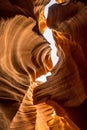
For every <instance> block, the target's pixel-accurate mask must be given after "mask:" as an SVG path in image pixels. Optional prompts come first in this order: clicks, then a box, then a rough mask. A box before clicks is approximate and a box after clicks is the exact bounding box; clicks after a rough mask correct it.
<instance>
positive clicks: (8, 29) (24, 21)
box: [0, 15, 52, 121]
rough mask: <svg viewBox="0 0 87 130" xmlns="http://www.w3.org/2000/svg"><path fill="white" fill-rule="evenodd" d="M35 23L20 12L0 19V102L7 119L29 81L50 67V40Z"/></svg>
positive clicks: (10, 118)
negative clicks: (40, 32) (37, 30)
mask: <svg viewBox="0 0 87 130" xmlns="http://www.w3.org/2000/svg"><path fill="white" fill-rule="evenodd" d="M3 25H4V26H3ZM35 25H36V22H35V20H33V19H32V18H30V17H29V18H26V17H25V16H22V15H19V16H15V17H14V18H11V19H8V20H7V21H5V20H4V19H1V27H0V30H1V31H0V34H1V35H0V43H1V47H0V101H1V109H2V113H5V114H6V117H7V120H10V121H11V120H12V118H13V116H14V115H15V113H16V111H17V109H18V107H19V105H20V103H21V101H22V99H23V96H24V95H25V93H26V90H27V89H28V87H29V85H30V82H32V81H34V80H35V78H36V77H38V76H40V75H42V74H45V73H47V72H48V71H49V70H50V69H51V67H52V62H51V58H50V46H49V43H47V41H46V40H45V39H44V38H43V37H42V36H41V35H39V34H38V33H36V32H35V31H34V30H33V29H34V26H35ZM33 36H34V37H33ZM32 37H33V38H32ZM36 48H37V49H36ZM3 103H6V104H3ZM14 104H15V105H14ZM6 105H7V106H8V110H9V113H8V112H7V111H8V110H7V108H6ZM9 106H10V107H11V109H10V108H9ZM14 106H15V109H14V108H13V107H14ZM10 111H12V112H11V113H10Z"/></svg>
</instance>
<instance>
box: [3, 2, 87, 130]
mask: <svg viewBox="0 0 87 130" xmlns="http://www.w3.org/2000/svg"><path fill="white" fill-rule="evenodd" d="M49 1H50V0H44V1H42V0H40V1H38V0H35V1H34V0H27V1H26V2H25V1H24V0H15V1H14V0H4V1H0V16H1V18H0V128H1V130H10V129H11V130H24V129H26V130H42V129H43V130H57V129H60V130H79V128H78V127H77V125H75V124H74V123H73V122H72V121H71V119H70V118H69V117H68V114H67V113H66V112H65V110H64V109H63V108H62V107H61V106H66V107H69V108H70V107H75V106H78V105H80V104H81V103H83V102H84V100H85V99H86V97H87V93H86V92H87V85H86V83H87V78H86V72H87V59H86V58H87V57H86V56H87V55H86V54H87V53H86V47H87V45H86V44H84V43H86V34H87V33H86V28H87V26H86V22H87V19H86V13H87V9H86V6H85V7H84V5H83V4H81V6H78V5H77V4H76V5H75V4H72V3H71V4H69V8H68V6H66V7H64V8H63V11H60V10H62V8H61V7H60V8H59V6H58V8H57V7H55V5H54V6H52V8H50V10H49V14H50V15H51V18H50V16H48V19H47V24H48V26H50V27H52V28H53V29H56V30H57V31H61V32H62V33H59V32H56V31H55V30H53V36H54V39H55V42H56V43H55V44H56V47H57V49H58V56H59V58H60V60H59V62H58V63H57V65H56V66H55V67H54V68H53V69H52V67H53V66H52V61H51V55H50V52H51V48H50V46H49V43H48V42H47V41H46V40H45V39H44V38H43V37H42V35H41V32H40V31H39V28H40V29H41V28H44V27H45V26H47V25H46V20H45V25H44V26H43V24H42V25H41V21H40V18H41V17H42V18H43V19H44V17H43V11H42V9H44V6H45V5H46V4H47V3H48V2H49ZM73 7H74V8H73ZM77 7H81V8H78V9H77ZM67 8H68V9H69V10H70V9H71V11H68V12H69V13H67ZM51 9H53V10H54V9H55V11H54V14H55V15H54V17H53V14H52V13H53V11H52V10H51ZM57 9H58V10H57ZM80 9H81V11H79V10H80ZM65 10H66V11H65ZM83 11H84V14H83ZM40 12H41V14H40ZM72 12H73V13H72ZM63 13H64V16H62V17H61V15H62V14H63ZM71 13H72V15H71ZM79 13H80V15H79ZM75 14H76V15H75ZM15 15H16V16H15ZM67 15H68V19H69V21H68V20H66V19H67ZM70 15H71V16H70ZM74 15H75V16H74ZM39 16H40V17H39ZM55 16H58V17H56V18H55ZM69 16H70V17H69ZM60 17H61V19H60V21H59V22H58V20H59V18H60ZM71 17H72V18H71ZM42 18H41V19H42ZM49 19H50V20H49ZM53 20H55V22H54V23H55V25H52V24H53ZM65 20H66V22H65ZM76 20H77V22H76ZM67 21H68V22H69V28H68V27H67V26H66V25H67V24H65V23H68V22H67ZM73 21H75V22H73ZM79 21H80V22H79ZM42 23H43V21H42ZM72 23H73V24H72ZM74 23H75V24H74ZM59 25H60V26H59ZM71 25H73V26H71ZM76 25H77V26H76ZM79 27H80V29H79ZM68 29H69V31H68ZM75 29H76V30H75ZM44 30H45V29H43V30H42V33H43V32H44ZM70 30H71V32H70ZM73 30H74V31H73ZM83 30H84V31H83ZM64 32H65V33H64ZM79 32H81V34H80V33H79ZM83 32H85V35H83ZM79 37H80V40H79ZM72 39H73V40H72ZM75 41H76V42H75ZM51 69H52V70H51ZM48 71H51V72H52V76H50V77H48V79H47V82H46V83H41V84H39V83H37V84H33V86H32V85H31V84H32V83H34V82H35V79H36V78H37V77H39V76H41V75H42V74H46V73H47V72H48ZM34 87H35V88H34ZM33 89H34V93H33ZM77 90H78V92H77ZM32 94H34V95H32ZM33 98H34V103H35V104H37V105H34V103H33ZM51 100H53V101H51ZM44 101H45V102H44ZM54 101H56V102H54ZM39 103H40V104H39ZM59 104H61V106H60V105H59ZM55 112H56V114H55ZM53 113H54V114H53Z"/></svg>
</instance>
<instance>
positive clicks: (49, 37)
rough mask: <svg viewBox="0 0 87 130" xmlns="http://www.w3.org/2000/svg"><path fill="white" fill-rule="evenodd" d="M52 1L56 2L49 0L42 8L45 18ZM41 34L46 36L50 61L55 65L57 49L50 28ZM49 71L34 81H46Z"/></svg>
mask: <svg viewBox="0 0 87 130" xmlns="http://www.w3.org/2000/svg"><path fill="white" fill-rule="evenodd" d="M54 3H57V2H56V1H55V0H51V1H50V2H49V3H48V4H47V5H46V6H45V9H44V15H45V18H47V16H48V8H49V7H50V6H51V5H53V4H54ZM43 36H44V37H45V38H46V40H47V41H48V42H49V43H50V47H51V49H52V50H51V59H52V63H53V66H55V65H56V64H57V62H58V59H59V57H58V56H57V55H56V52H57V49H56V46H55V41H54V39H53V35H52V30H51V29H49V28H47V29H46V30H45V32H44V34H43ZM50 75H51V72H48V73H47V74H46V75H42V76H40V77H39V78H37V79H36V81H42V82H46V81H47V78H46V77H47V76H50Z"/></svg>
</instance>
